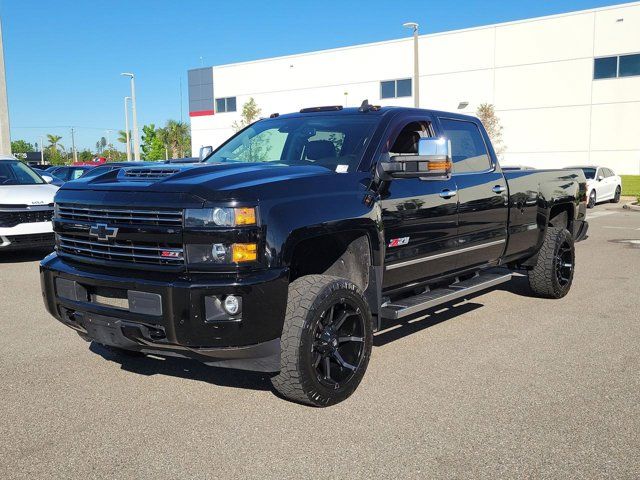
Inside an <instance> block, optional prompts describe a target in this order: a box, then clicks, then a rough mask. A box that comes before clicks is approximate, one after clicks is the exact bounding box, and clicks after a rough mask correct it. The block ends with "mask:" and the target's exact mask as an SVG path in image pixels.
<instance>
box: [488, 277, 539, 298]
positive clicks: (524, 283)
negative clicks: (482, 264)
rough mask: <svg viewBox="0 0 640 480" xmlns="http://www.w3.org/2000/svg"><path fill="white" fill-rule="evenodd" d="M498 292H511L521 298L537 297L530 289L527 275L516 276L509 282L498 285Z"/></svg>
mask: <svg viewBox="0 0 640 480" xmlns="http://www.w3.org/2000/svg"><path fill="white" fill-rule="evenodd" d="M496 290H504V291H505V292H510V293H513V294H514V295H519V296H521V297H535V295H534V293H533V292H532V291H531V287H529V280H528V279H527V276H526V275H524V276H515V275H514V276H513V277H512V278H511V280H509V281H508V282H505V283H502V284H500V285H498V286H497V287H496Z"/></svg>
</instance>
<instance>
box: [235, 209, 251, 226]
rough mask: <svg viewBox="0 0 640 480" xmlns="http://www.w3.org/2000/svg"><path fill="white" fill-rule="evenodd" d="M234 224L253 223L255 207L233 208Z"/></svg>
mask: <svg viewBox="0 0 640 480" xmlns="http://www.w3.org/2000/svg"><path fill="white" fill-rule="evenodd" d="M234 211H235V212H234V213H235V217H236V225H255V224H256V209H255V208H235V209H234Z"/></svg>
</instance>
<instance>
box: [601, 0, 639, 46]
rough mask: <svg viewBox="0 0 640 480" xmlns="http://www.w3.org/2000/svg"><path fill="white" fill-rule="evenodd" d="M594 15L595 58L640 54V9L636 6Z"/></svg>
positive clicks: (604, 11)
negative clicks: (621, 54)
mask: <svg viewBox="0 0 640 480" xmlns="http://www.w3.org/2000/svg"><path fill="white" fill-rule="evenodd" d="M595 15H596V28H595V37H596V38H595V52H594V53H595V56H596V57H602V56H606V55H618V54H620V53H636V52H640V45H639V44H640V8H639V7H638V6H637V5H636V6H631V7H620V8H614V9H611V10H603V11H600V12H596V14H595ZM619 19H622V21H621V22H619V21H618V20H619Z"/></svg>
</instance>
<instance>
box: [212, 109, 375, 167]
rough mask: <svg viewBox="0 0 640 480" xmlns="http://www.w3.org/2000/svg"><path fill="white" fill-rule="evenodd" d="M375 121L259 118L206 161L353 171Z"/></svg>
mask: <svg viewBox="0 0 640 480" xmlns="http://www.w3.org/2000/svg"><path fill="white" fill-rule="evenodd" d="M377 121H378V120H377V119H376V118H375V117H370V116H365V115H362V116H358V115H335V116H324V115H322V116H308V117H295V118H286V119H285V118H281V119H278V118H276V119H270V120H263V121H260V122H257V123H255V124H253V125H251V126H250V127H249V128H247V129H245V130H243V131H242V132H241V133H240V134H238V135H237V136H235V137H233V138H232V139H231V140H229V141H228V142H227V143H226V144H224V145H223V146H222V147H220V148H219V149H218V150H217V151H216V152H215V153H213V154H212V155H211V156H210V157H209V158H207V160H206V163H226V162H231V163H257V162H263V163H271V164H274V165H317V166H321V167H324V168H328V169H330V170H334V171H337V172H339V173H345V172H353V171H355V170H356V168H357V167H358V164H359V163H360V159H361V158H362V155H363V154H364V151H365V149H366V147H367V145H368V144H369V141H370V140H371V136H372V135H373V132H374V130H375V126H376V124H377Z"/></svg>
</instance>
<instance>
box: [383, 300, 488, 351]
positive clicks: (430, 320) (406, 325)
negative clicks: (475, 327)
mask: <svg viewBox="0 0 640 480" xmlns="http://www.w3.org/2000/svg"><path fill="white" fill-rule="evenodd" d="M460 302H464V303H460ZM481 307H484V305H483V304H481V303H474V302H469V301H464V300H460V299H458V300H457V303H456V304H445V305H440V306H438V307H437V308H436V310H432V311H431V312H428V313H427V315H426V316H425V313H424V312H420V313H417V314H415V315H413V316H411V317H408V318H407V319H406V320H404V319H403V320H402V321H401V322H395V323H394V322H393V320H383V323H382V328H381V329H380V330H379V331H378V332H376V333H375V335H374V337H373V346H374V347H382V346H384V345H387V344H389V343H391V342H395V341H396V340H400V339H401V338H404V337H407V336H409V335H413V334H414V333H417V332H420V331H422V330H425V329H427V328H429V327H433V326H434V325H437V324H439V323H442V322H446V321H447V320H451V319H452V318H454V317H457V316H459V315H464V314H465V313H469V312H472V311H473V310H476V309H478V308H481Z"/></svg>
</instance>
